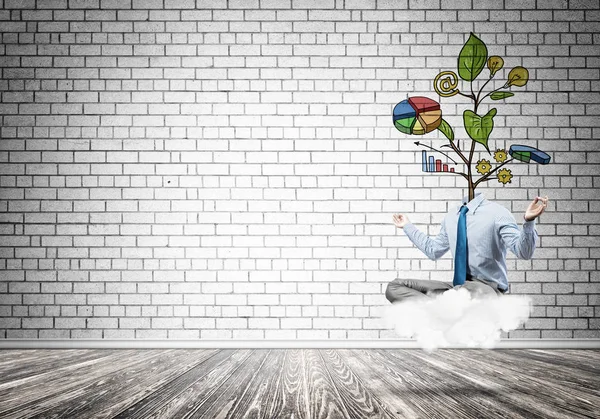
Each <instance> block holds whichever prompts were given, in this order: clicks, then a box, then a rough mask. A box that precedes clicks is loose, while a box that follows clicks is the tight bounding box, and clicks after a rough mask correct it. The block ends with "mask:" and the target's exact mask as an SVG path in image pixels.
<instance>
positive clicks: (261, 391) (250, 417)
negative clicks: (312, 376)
mask: <svg viewBox="0 0 600 419" xmlns="http://www.w3.org/2000/svg"><path fill="white" fill-rule="evenodd" d="M284 356H285V351H282V350H275V351H270V352H269V353H268V355H267V357H266V359H265V361H264V362H263V364H262V366H261V367H260V369H259V370H257V371H255V372H254V375H253V377H252V379H251V380H250V381H248V383H247V385H246V386H245V389H243V392H242V393H241V395H240V396H239V397H236V398H235V402H234V404H233V406H232V407H231V409H229V410H228V411H227V412H224V411H221V412H219V413H218V415H220V416H222V417H227V418H243V419H255V418H272V417H277V416H272V415H271V410H272V408H273V405H274V401H275V400H274V399H275V396H276V394H277V393H276V389H277V387H278V382H279V381H280V378H281V376H282V370H283V359H284ZM240 390H241V388H240ZM224 413H225V414H224Z"/></svg>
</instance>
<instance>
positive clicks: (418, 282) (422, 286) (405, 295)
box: [385, 278, 452, 303]
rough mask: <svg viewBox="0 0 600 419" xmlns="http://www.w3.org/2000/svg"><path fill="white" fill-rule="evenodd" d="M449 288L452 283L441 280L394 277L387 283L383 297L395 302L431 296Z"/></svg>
mask: <svg viewBox="0 0 600 419" xmlns="http://www.w3.org/2000/svg"><path fill="white" fill-rule="evenodd" d="M451 288H452V284H448V283H446V282H442V281H429V280H424V279H401V278H396V279H394V280H393V281H392V282H390V283H389V284H388V286H387V289H386V290H385V297H386V298H387V299H388V301H389V302H390V303H397V302H401V301H406V300H414V299H424V298H427V297H433V296H436V295H439V294H441V293H443V292H444V291H447V290H449V289H451Z"/></svg>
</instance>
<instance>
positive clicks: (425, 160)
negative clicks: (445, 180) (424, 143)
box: [421, 150, 454, 172]
mask: <svg viewBox="0 0 600 419" xmlns="http://www.w3.org/2000/svg"><path fill="white" fill-rule="evenodd" d="M421 161H422V165H423V167H422V169H423V172H454V167H451V168H450V169H449V170H448V165H447V164H446V163H442V161H441V160H440V159H436V158H434V157H433V156H427V152H426V151H425V150H423V151H422V152H421Z"/></svg>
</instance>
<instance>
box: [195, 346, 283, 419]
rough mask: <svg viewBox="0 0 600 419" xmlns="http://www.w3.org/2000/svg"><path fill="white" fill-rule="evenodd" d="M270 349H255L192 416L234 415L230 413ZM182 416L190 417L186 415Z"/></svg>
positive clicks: (219, 417)
mask: <svg viewBox="0 0 600 419" xmlns="http://www.w3.org/2000/svg"><path fill="white" fill-rule="evenodd" d="M269 352H271V351H270V350H267V349H257V350H255V352H254V353H253V354H252V356H251V357H250V358H249V359H248V360H247V361H246V362H244V364H243V365H242V366H241V367H240V368H238V369H236V370H235V371H234V372H233V374H231V376H230V377H229V379H228V380H227V381H225V383H223V385H222V386H221V387H220V388H219V391H217V392H215V393H213V394H212V395H211V396H210V397H209V398H208V399H207V400H206V401H205V402H204V403H203V404H202V407H201V409H200V410H199V411H198V412H196V414H195V415H194V416H193V417H194V418H196V417H197V418H206V419H223V418H231V417H235V416H233V415H232V414H231V412H233V411H234V410H235V409H236V407H237V405H238V404H239V401H240V400H241V399H242V398H243V396H244V394H245V393H246V392H248V391H250V389H251V388H252V386H254V384H255V382H256V377H257V376H258V375H259V374H260V371H261V369H262V368H263V366H264V365H265V361H266V360H267V358H268V355H269ZM184 417H186V418H187V417H192V416H191V415H186V416H184Z"/></svg>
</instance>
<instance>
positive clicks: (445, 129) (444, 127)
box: [438, 119, 454, 141]
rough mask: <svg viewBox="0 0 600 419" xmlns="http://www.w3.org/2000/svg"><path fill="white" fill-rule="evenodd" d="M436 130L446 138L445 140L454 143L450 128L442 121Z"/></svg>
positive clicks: (452, 132)
mask: <svg viewBox="0 0 600 419" xmlns="http://www.w3.org/2000/svg"><path fill="white" fill-rule="evenodd" d="M438 129H439V130H440V131H441V132H442V134H444V135H445V136H446V138H447V139H449V140H450V141H454V131H452V127H451V126H450V124H449V123H447V122H446V121H445V120H444V119H442V123H441V124H440V126H439V127H438Z"/></svg>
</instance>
